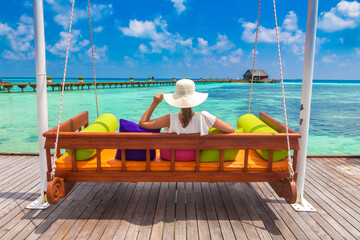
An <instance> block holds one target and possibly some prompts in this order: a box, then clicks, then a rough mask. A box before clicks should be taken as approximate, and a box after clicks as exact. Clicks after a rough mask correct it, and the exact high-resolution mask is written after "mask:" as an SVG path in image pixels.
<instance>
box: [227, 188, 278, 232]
mask: <svg viewBox="0 0 360 240" xmlns="http://www.w3.org/2000/svg"><path fill="white" fill-rule="evenodd" d="M243 185H244V183H235V184H234V188H235V190H236V191H237V192H238V196H239V197H240V199H241V201H242V202H243V203H245V204H244V206H246V211H247V213H248V214H249V217H250V219H251V222H252V224H253V225H254V227H255V229H256V231H257V233H258V234H259V236H260V238H261V239H271V236H270V234H269V232H268V231H266V227H265V225H264V223H263V221H262V220H261V218H260V216H259V215H258V213H257V212H256V209H255V207H254V206H253V205H252V204H251V201H250V199H249V197H248V193H247V192H246V191H244V189H243Z"/></svg>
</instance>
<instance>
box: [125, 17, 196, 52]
mask: <svg viewBox="0 0 360 240" xmlns="http://www.w3.org/2000/svg"><path fill="white" fill-rule="evenodd" d="M119 30H120V31H121V32H122V33H123V34H124V35H125V36H129V37H136V38H144V39H150V40H152V41H150V43H149V44H150V46H151V50H149V52H151V53H161V52H162V50H163V49H165V50H169V51H170V52H175V51H176V50H177V49H178V48H179V49H182V48H191V47H192V38H188V39H183V37H182V36H180V34H178V33H170V32H168V31H167V22H166V21H165V20H163V19H162V17H161V16H160V17H158V18H156V19H154V21H149V20H145V21H138V20H137V19H133V20H130V22H129V27H120V28H119Z"/></svg>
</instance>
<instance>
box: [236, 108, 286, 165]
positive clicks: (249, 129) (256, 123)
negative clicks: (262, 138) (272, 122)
mask: <svg viewBox="0 0 360 240" xmlns="http://www.w3.org/2000/svg"><path fill="white" fill-rule="evenodd" d="M237 127H238V128H243V129H244V132H245V133H277V131H275V130H274V129H272V128H271V127H269V126H268V125H267V124H266V123H264V122H263V121H261V120H260V119H259V118H257V117H256V116H255V115H252V114H245V115H243V116H241V117H240V118H239V119H238V121H237ZM256 151H257V152H258V153H259V154H260V155H261V156H262V157H263V158H264V159H265V160H267V161H268V160H269V150H256ZM287 154H288V151H287V150H274V154H273V162H278V161H280V160H282V159H284V158H285V157H286V156H287Z"/></svg>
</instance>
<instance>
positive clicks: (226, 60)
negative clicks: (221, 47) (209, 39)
mask: <svg viewBox="0 0 360 240" xmlns="http://www.w3.org/2000/svg"><path fill="white" fill-rule="evenodd" d="M243 54H244V52H243V50H242V49H241V48H238V49H236V50H235V51H232V52H231V53H230V54H229V55H228V56H222V57H221V58H220V60H219V61H218V62H219V63H221V64H223V65H228V64H232V63H240V61H241V56H242V55H243Z"/></svg>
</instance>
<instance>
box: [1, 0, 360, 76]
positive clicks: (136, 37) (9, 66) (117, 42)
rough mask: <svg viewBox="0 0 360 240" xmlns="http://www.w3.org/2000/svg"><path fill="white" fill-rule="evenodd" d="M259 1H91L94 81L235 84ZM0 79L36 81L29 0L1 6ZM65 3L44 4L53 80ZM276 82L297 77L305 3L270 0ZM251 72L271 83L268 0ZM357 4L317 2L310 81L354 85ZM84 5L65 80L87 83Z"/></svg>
mask: <svg viewBox="0 0 360 240" xmlns="http://www.w3.org/2000/svg"><path fill="white" fill-rule="evenodd" d="M258 4H259V3H258V2H257V1H247V0H222V1H215V0H152V1H149V0H132V1H109V0H91V21H92V33H93V42H94V50H95V54H94V57H95V66H96V76H97V77H98V78H128V77H134V78H146V77H149V76H154V77H155V78H172V77H176V78H184V77H189V78H200V77H203V78H206V77H212V78H218V77H220V78H225V77H228V78H237V77H239V78H241V77H242V75H243V74H244V73H245V71H246V70H247V69H251V68H252V63H253V56H254V42H255V31H256V21H257V13H258ZM1 5H2V7H1V8H0V78H1V77H35V60H34V59H35V57H34V55H35V53H34V52H35V45H34V30H33V8H32V7H33V3H32V1H31V0H23V1H21V0H7V1H3V3H2V4H1ZM70 10H71V1H70V0H44V21H45V41H46V58H47V63H46V64H47V75H49V76H52V77H62V76H63V71H64V63H65V53H66V45H67V37H68V30H69V22H70V12H71V11H70ZM276 10H277V21H278V26H279V33H280V35H279V37H280V48H281V57H282V65H283V72H284V78H285V79H301V78H302V73H303V61H304V46H305V32H306V15H307V1H305V0H304V1H294V0H292V1H289V0H277V1H276ZM259 25H260V26H259V37H258V44H257V51H256V52H257V53H256V62H255V69H264V70H265V71H266V72H267V73H269V75H270V78H279V77H280V70H279V61H278V55H277V44H276V35H275V21H274V10H273V5H272V1H271V0H266V1H265V0H263V1H262V5H261V13H260V21H259ZM359 25H360V2H358V1H346V0H341V1H339V0H320V1H319V15H318V27H317V41H316V55H315V69H314V79H339V80H342V79H344V80H348V79H350V80H352V79H360V77H359V76H360V75H359V72H360V71H359V70H360V27H359ZM92 74H93V69H92V59H91V44H90V31H89V20H88V12H87V1H85V0H78V1H76V2H75V10H74V17H73V25H72V35H71V41H70V53H69V60H68V70H67V76H68V77H78V76H84V77H90V78H91V77H92Z"/></svg>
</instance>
